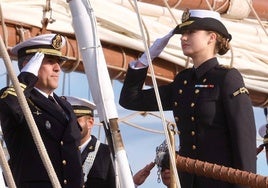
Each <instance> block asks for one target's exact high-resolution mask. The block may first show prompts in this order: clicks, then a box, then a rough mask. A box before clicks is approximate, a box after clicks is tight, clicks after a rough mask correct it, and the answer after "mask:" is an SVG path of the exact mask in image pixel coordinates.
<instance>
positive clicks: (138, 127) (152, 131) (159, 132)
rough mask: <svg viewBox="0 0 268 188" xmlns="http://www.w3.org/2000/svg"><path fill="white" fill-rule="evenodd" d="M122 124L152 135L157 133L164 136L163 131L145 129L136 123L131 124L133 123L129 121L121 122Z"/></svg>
mask: <svg viewBox="0 0 268 188" xmlns="http://www.w3.org/2000/svg"><path fill="white" fill-rule="evenodd" d="M121 122H122V123H124V124H126V125H129V126H131V127H134V128H136V129H140V130H142V131H146V132H150V133H157V134H164V132H163V131H160V130H154V129H149V128H145V127H142V126H139V125H137V124H135V123H131V122H128V121H121Z"/></svg>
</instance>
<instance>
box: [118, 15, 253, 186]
mask: <svg viewBox="0 0 268 188" xmlns="http://www.w3.org/2000/svg"><path fill="white" fill-rule="evenodd" d="M172 34H181V46H182V51H183V53H184V54H185V55H186V56H188V57H190V58H191V59H192V62H193V65H194V66H193V68H187V69H185V70H183V71H181V72H180V73H179V74H178V75H177V76H176V77H175V79H174V81H173V82H171V83H170V84H168V85H163V86H159V87H158V89H159V94H160V98H161V103H162V106H163V109H164V110H172V111H173V114H174V119H175V121H176V125H177V128H178V132H179V138H180V148H179V154H180V155H181V156H184V157H189V158H192V159H198V160H201V161H207V162H210V163H216V164H218V165H224V166H227V167H232V168H236V169H240V170H245V171H249V172H253V173H255V172H256V128H255V121H254V114H253V108H252V104H251V101H250V98H249V93H248V90H247V89H246V87H245V84H244V81H243V78H242V76H241V74H240V73H239V72H238V71H237V70H236V69H235V68H226V67H224V66H221V65H220V64H219V63H218V61H217V58H216V54H217V53H218V54H220V55H223V54H225V53H226V52H227V51H228V49H229V41H230V40H231V35H230V34H229V33H228V31H227V29H226V28H225V26H224V25H223V24H222V22H221V21H220V15H219V14H218V13H216V12H213V11H208V10H190V11H189V10H188V11H186V12H185V13H184V14H183V18H182V23H181V24H179V25H178V26H177V27H176V28H175V29H174V30H173V31H172V32H171V34H170V33H169V34H168V35H166V36H165V37H163V38H162V39H159V40H157V41H156V42H157V43H158V45H154V44H153V45H152V47H151V48H150V50H149V51H150V54H153V57H156V54H157V55H159V54H160V53H161V50H162V49H163V48H164V46H165V45H166V44H167V42H168V40H169V38H170V37H172ZM151 57H152V56H151ZM147 67H148V62H147V59H146V58H144V56H141V58H139V60H138V61H135V62H131V63H130V68H129V69H128V71H127V74H126V77H125V81H124V84H123V88H122V91H121V95H120V100H119V103H120V104H121V105H122V106H123V107H125V108H127V109H131V110H137V111H157V110H158V106H157V101H156V97H155V93H154V90H153V89H147V90H144V89H143V84H144V81H145V78H146V74H147V70H148V68H147ZM179 177H180V183H181V187H182V188H216V187H217V188H220V187H224V188H234V187H236V188H238V187H239V188H241V187H242V186H239V185H234V184H229V183H226V182H223V181H218V180H214V179H211V178H206V177H200V176H197V175H194V174H189V173H186V172H179Z"/></svg>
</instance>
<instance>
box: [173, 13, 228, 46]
mask: <svg viewBox="0 0 268 188" xmlns="http://www.w3.org/2000/svg"><path fill="white" fill-rule="evenodd" d="M181 21H182V23H181V24H179V25H177V26H176V27H175V29H174V31H173V33H174V34H182V33H183V32H185V31H187V30H207V31H216V32H218V33H219V34H221V35H222V36H223V37H225V38H226V39H228V40H229V41H231V39H232V35H231V34H229V33H228V31H227V29H226V27H225V26H224V25H223V23H222V22H221V16H220V14H219V13H218V12H215V11H211V10H202V9H191V10H189V9H186V10H185V11H184V13H183V15H182V18H181Z"/></svg>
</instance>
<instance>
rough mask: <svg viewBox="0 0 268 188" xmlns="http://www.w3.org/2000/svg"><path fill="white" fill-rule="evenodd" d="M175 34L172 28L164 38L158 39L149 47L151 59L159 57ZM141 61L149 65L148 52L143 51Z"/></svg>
mask: <svg viewBox="0 0 268 188" xmlns="http://www.w3.org/2000/svg"><path fill="white" fill-rule="evenodd" d="M172 36H173V30H171V31H170V32H169V33H168V34H167V35H165V36H164V37H162V38H158V39H156V41H154V43H153V45H152V46H151V47H150V48H149V52H150V56H151V59H152V60H153V59H154V58H156V57H158V56H159V55H160V53H161V52H162V51H163V49H164V48H165V47H166V45H167V43H168V41H169V39H170V38H171V37H172ZM139 61H140V62H141V63H142V64H144V65H146V66H148V59H147V55H146V53H143V54H142V56H141V57H140V58H139Z"/></svg>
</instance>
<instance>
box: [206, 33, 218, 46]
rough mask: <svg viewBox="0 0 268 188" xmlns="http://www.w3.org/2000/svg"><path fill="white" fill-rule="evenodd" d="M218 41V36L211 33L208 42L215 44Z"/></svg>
mask: <svg viewBox="0 0 268 188" xmlns="http://www.w3.org/2000/svg"><path fill="white" fill-rule="evenodd" d="M216 39H217V34H216V33H214V32H210V33H209V40H208V44H210V43H212V42H215V41H216Z"/></svg>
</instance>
